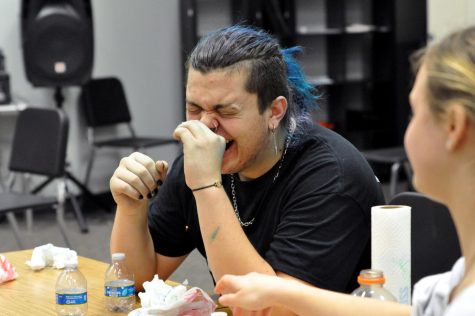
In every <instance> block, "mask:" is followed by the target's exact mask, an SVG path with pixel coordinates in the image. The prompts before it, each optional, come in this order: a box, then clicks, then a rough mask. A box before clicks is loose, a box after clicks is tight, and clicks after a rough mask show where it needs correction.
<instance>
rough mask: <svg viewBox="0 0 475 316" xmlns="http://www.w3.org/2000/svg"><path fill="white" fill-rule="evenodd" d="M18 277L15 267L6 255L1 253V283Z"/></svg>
mask: <svg viewBox="0 0 475 316" xmlns="http://www.w3.org/2000/svg"><path fill="white" fill-rule="evenodd" d="M17 277H18V274H17V273H16V270H15V267H14V266H13V265H12V264H11V263H10V261H8V260H7V258H5V256H3V255H0V284H2V283H4V282H7V281H11V280H15V279H16V278H17Z"/></svg>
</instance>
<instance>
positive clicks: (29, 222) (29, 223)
mask: <svg viewBox="0 0 475 316" xmlns="http://www.w3.org/2000/svg"><path fill="white" fill-rule="evenodd" d="M25 218H26V231H27V232H28V234H31V233H32V232H33V210H32V209H31V208H29V209H27V210H26V211H25Z"/></svg>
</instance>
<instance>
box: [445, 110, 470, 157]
mask: <svg viewBox="0 0 475 316" xmlns="http://www.w3.org/2000/svg"><path fill="white" fill-rule="evenodd" d="M445 124H446V130H447V142H446V144H445V148H446V149H447V150H448V151H453V150H456V149H457V148H459V147H460V146H461V145H462V144H463V142H464V141H465V139H466V136H467V133H468V129H469V127H470V118H469V117H468V113H467V111H466V110H465V108H464V107H463V105H461V104H452V105H450V106H449V109H448V111H447V115H446V119H445Z"/></svg>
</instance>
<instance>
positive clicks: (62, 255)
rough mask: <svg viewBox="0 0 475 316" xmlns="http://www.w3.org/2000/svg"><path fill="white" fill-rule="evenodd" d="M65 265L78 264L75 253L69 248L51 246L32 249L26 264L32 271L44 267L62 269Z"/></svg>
mask: <svg viewBox="0 0 475 316" xmlns="http://www.w3.org/2000/svg"><path fill="white" fill-rule="evenodd" d="M66 263H76V264H77V263H78V255H77V253H76V251H74V250H71V249H69V248H63V247H55V246H53V244H46V245H43V246H39V247H36V248H35V249H33V253H32V255H31V259H30V260H28V261H26V264H27V265H28V266H29V267H30V268H31V269H32V270H41V269H43V268H44V267H46V266H52V267H53V268H55V269H63V268H64V266H65V265H66Z"/></svg>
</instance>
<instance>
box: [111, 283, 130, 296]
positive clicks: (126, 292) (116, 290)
mask: <svg viewBox="0 0 475 316" xmlns="http://www.w3.org/2000/svg"><path fill="white" fill-rule="evenodd" d="M134 294H135V286H134V285H128V286H105V287H104V295H105V296H112V297H128V296H132V295H134Z"/></svg>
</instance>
